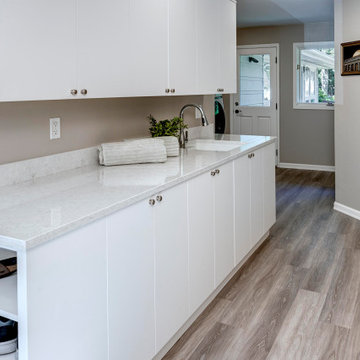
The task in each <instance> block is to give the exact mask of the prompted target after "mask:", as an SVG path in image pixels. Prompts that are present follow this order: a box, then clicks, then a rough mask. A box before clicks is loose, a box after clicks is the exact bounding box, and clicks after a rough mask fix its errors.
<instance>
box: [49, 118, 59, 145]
mask: <svg viewBox="0 0 360 360" xmlns="http://www.w3.org/2000/svg"><path fill="white" fill-rule="evenodd" d="M60 137H61V131H60V118H51V119H50V140H54V139H60Z"/></svg>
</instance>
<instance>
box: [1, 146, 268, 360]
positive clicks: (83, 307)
mask: <svg viewBox="0 0 360 360" xmlns="http://www.w3.org/2000/svg"><path fill="white" fill-rule="evenodd" d="M274 222H275V146H274V144H270V145H267V146H265V147H263V148H260V149H258V150H256V151H254V152H253V153H251V154H249V156H247V155H246V156H243V157H240V158H238V159H236V160H234V161H230V162H228V163H226V164H224V165H222V166H220V167H218V168H217V169H213V171H208V172H206V173H204V174H202V175H199V176H197V177H195V178H193V179H191V180H189V181H187V182H184V183H182V184H179V185H176V186H174V187H173V188H170V189H168V190H166V191H163V192H161V193H158V194H155V195H154V196H153V197H151V198H148V199H147V200H144V201H140V202H139V203H137V204H135V205H131V206H129V207H127V208H125V209H122V210H120V211H118V212H117V213H115V214H113V215H110V216H108V217H107V218H106V219H102V220H99V221H96V222H94V223H92V224H89V225H86V226H84V227H83V228H80V229H78V230H76V231H73V232H70V233H68V234H65V235H63V236H61V237H58V238H55V239H53V240H52V241H49V242H46V243H44V244H43V245H41V246H37V247H34V248H31V249H29V250H27V251H20V252H18V253H17V256H18V274H17V279H18V284H17V295H13V297H15V296H17V300H18V304H19V306H18V309H19V311H18V314H17V315H16V316H17V317H16V319H18V322H19V360H38V359H46V358H49V357H50V358H51V359H53V360H60V359H61V360H62V359H65V358H66V359H69V360H75V359H78V360H83V359H89V360H99V359H108V360H119V359H121V360H150V359H152V358H153V357H154V356H155V355H156V354H157V353H159V351H160V350H161V349H162V348H163V347H164V346H165V345H166V344H167V343H168V342H169V341H170V340H171V339H172V338H173V336H174V335H175V334H176V333H177V332H178V330H179V329H180V328H181V327H182V326H183V325H184V324H185V323H186V321H187V320H188V319H189V317H191V316H192V315H193V314H194V313H195V312H196V311H197V310H198V309H199V308H200V307H201V306H202V305H204V304H205V302H206V300H207V299H208V298H209V297H210V296H212V295H214V290H215V289H216V288H218V286H219V285H220V284H221V283H222V282H223V281H224V280H225V279H226V277H227V276H228V275H229V274H230V273H231V272H232V271H233V270H234V267H235V266H236V265H237V264H239V263H240V262H241V261H242V260H243V259H244V257H246V255H247V254H248V253H249V252H250V251H251V249H252V248H253V247H254V246H255V244H256V243H257V242H258V241H259V240H260V238H261V237H262V236H263V235H264V234H265V233H266V232H267V231H268V230H269V228H270V227H271V226H272V225H273V223H274ZM44 269H46V271H44ZM14 294H15V292H14ZM1 305H4V302H2V303H1V304H0V307H1ZM4 309H5V308H2V310H4ZM0 310H1V309H0ZM5 310H6V309H5ZM14 313H16V312H14ZM69 319H76V326H71V325H69ZM79 334H80V335H81V336H79ZM44 339H45V341H44ZM59 344H61V346H59Z"/></svg>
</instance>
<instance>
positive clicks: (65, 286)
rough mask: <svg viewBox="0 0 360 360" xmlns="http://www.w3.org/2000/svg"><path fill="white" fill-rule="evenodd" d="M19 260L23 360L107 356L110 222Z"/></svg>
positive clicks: (62, 238) (38, 248)
mask: <svg viewBox="0 0 360 360" xmlns="http://www.w3.org/2000/svg"><path fill="white" fill-rule="evenodd" d="M18 260H19V261H18V273H17V276H18V297H19V299H18V305H19V314H18V318H19V360H43V359H51V360H64V359H67V360H80V359H81V360H83V359H87V360H99V359H107V358H108V327H107V284H106V273H107V269H106V263H107V253H106V220H105V219H101V220H98V221H96V222H94V223H91V224H88V225H86V226H84V227H82V228H80V229H77V230H75V231H72V232H70V233H68V234H66V235H63V236H60V237H58V238H56V239H54V240H52V241H49V242H46V243H45V244H43V245H40V246H36V247H33V248H31V249H30V250H28V251H27V252H26V259H25V258H24V252H22V251H21V252H19V253H18ZM0 359H1V356H0Z"/></svg>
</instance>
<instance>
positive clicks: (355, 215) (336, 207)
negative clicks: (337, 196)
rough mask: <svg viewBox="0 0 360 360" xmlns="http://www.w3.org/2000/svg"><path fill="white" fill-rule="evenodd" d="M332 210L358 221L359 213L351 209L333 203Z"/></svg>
mask: <svg viewBox="0 0 360 360" xmlns="http://www.w3.org/2000/svg"><path fill="white" fill-rule="evenodd" d="M334 210H337V211H340V212H341V213H343V214H345V215H349V216H351V217H353V218H354V219H357V220H360V211H359V210H356V209H353V208H351V207H349V206H346V205H343V204H340V203H338V202H336V201H335V202H334Z"/></svg>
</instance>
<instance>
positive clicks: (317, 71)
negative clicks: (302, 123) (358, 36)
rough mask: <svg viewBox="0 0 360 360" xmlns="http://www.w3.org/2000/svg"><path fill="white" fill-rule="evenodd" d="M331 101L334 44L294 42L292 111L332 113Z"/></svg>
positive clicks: (333, 81)
mask: <svg viewBox="0 0 360 360" xmlns="http://www.w3.org/2000/svg"><path fill="white" fill-rule="evenodd" d="M334 102H335V51H334V43H333V42H316V43H313V42H309V43H295V44H294V109H319V110H333V105H334Z"/></svg>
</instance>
